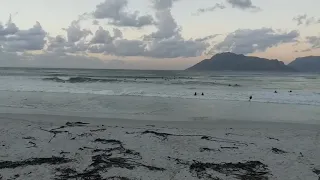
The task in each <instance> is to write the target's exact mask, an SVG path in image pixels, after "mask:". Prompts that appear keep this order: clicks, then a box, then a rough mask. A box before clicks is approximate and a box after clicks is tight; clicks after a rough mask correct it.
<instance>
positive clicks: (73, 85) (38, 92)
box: [0, 68, 320, 122]
mask: <svg viewBox="0 0 320 180" xmlns="http://www.w3.org/2000/svg"><path fill="white" fill-rule="evenodd" d="M275 91H277V93H274V92H275ZM0 92H1V93H0V113H26V114H28V113H38V114H64V115H75V116H90V117H91V116H96V117H112V118H122V119H143V120H167V121H173V120H176V121H180V120H194V121H197V120H203V121H206V120H207V121H210V120H261V121H304V122H309V121H310V122H311V121H312V122H317V121H320V74H303V73H266V72H190V71H142V70H141V71H139V70H90V69H41V68H38V69H36V68H33V69H32V68H2V69H1V70H0ZM195 92H196V93H197V96H194V94H195ZM202 93H203V94H204V95H203V96H202V95H201V94H202ZM250 96H253V99H252V102H249V101H248V100H249V97H250Z"/></svg>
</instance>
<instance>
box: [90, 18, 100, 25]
mask: <svg viewBox="0 0 320 180" xmlns="http://www.w3.org/2000/svg"><path fill="white" fill-rule="evenodd" d="M99 24H100V22H99V21H98V20H96V19H94V20H93V21H92V25H94V26H98V25H99Z"/></svg>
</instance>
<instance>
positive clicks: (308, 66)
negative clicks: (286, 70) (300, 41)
mask: <svg viewBox="0 0 320 180" xmlns="http://www.w3.org/2000/svg"><path fill="white" fill-rule="evenodd" d="M288 66H289V67H291V68H294V69H296V70H298V71H301V72H320V56H307V57H300V58H297V59H295V60H294V61H292V62H291V63H290V64H288Z"/></svg>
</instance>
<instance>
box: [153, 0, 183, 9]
mask: <svg viewBox="0 0 320 180" xmlns="http://www.w3.org/2000/svg"><path fill="white" fill-rule="evenodd" d="M177 1H179V0H152V4H153V8H154V9H156V10H165V9H169V8H172V6H173V3H174V2H177Z"/></svg>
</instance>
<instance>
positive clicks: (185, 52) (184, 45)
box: [146, 38, 208, 58]
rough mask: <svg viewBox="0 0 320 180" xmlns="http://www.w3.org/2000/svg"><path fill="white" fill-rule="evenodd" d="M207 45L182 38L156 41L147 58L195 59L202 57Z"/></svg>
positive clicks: (150, 47) (149, 49)
mask: <svg viewBox="0 0 320 180" xmlns="http://www.w3.org/2000/svg"><path fill="white" fill-rule="evenodd" d="M207 47H208V44H207V43H203V42H200V41H193V40H184V39H180V38H172V39H164V40H160V41H154V42H152V43H151V45H150V46H149V48H148V51H147V53H146V55H147V56H150V57H155V58H177V57H195V56H199V55H201V54H202V53H203V52H204V51H205V50H206V48H207Z"/></svg>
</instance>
